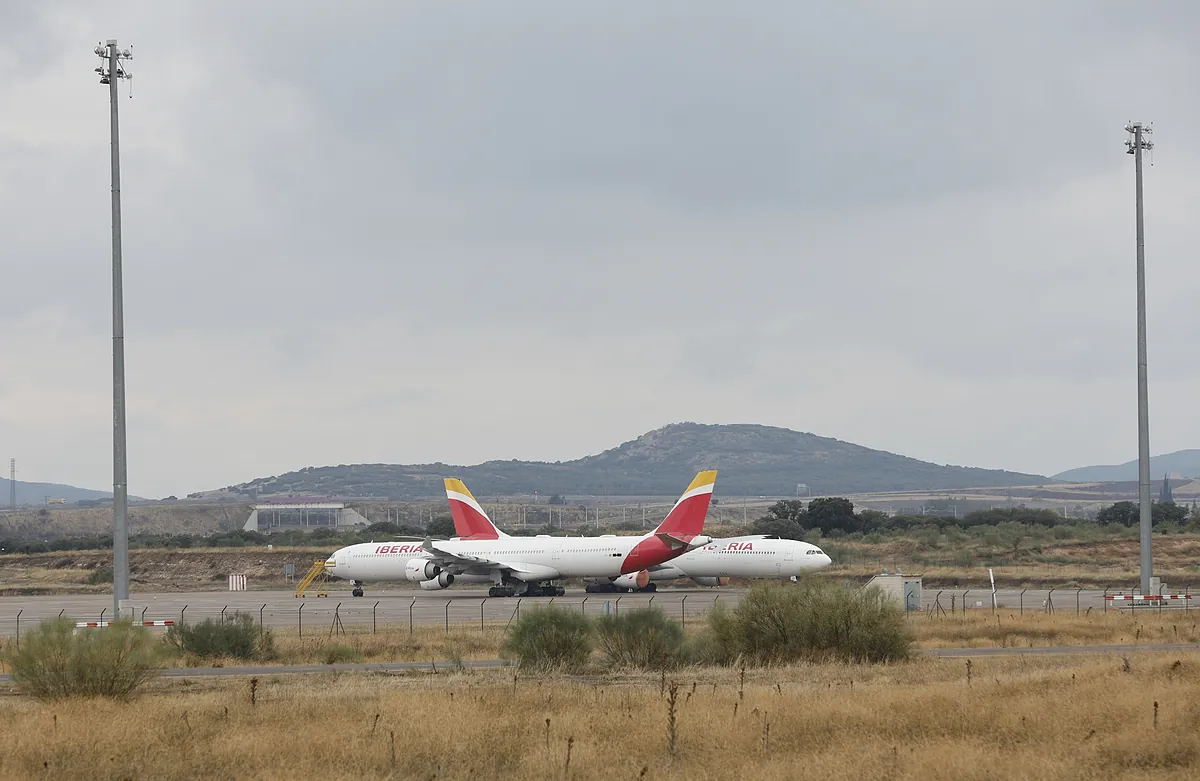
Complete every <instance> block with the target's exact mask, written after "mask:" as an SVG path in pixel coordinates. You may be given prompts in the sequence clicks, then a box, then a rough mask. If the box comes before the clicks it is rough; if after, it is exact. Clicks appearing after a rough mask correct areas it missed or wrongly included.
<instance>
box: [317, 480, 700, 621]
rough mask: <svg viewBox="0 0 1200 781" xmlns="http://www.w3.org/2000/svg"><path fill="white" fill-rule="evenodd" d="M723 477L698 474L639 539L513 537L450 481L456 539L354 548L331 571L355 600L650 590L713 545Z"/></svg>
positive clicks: (330, 563) (332, 561)
mask: <svg viewBox="0 0 1200 781" xmlns="http://www.w3.org/2000/svg"><path fill="white" fill-rule="evenodd" d="M716 480H717V473H716V470H712V471H707V472H700V473H699V474H697V475H696V478H695V479H694V480H692V483H691V485H689V486H688V489H687V490H686V491H685V492H684V493H683V496H681V497H679V501H677V502H676V503H675V506H674V507H673V508H671V512H669V513H668V514H667V517H666V518H665V519H664V520H663V522H662V523H661V524H659V526H658V528H657V529H655V530H654V531H652V532H650V533H649V534H644V535H642V536H640V537H633V536H628V537H618V536H616V535H605V536H603V537H551V536H550V535H547V534H539V535H538V536H536V537H512V536H509V535H507V534H505V533H504V532H502V531H500V530H499V529H497V528H496V525H495V524H493V523H492V521H491V519H490V518H488V516H487V513H486V512H484V510H483V508H482V507H480V506H479V502H477V501H475V497H473V496H471V492H470V491H468V490H467V487H466V485H464V484H463V482H462V481H461V480H458V479H454V478H447V479H446V481H445V482H446V498H447V499H449V501H450V514H451V515H452V516H453V517H454V528H455V532H456V533H457V534H458V536H457V537H455V538H452V539H450V540H446V541H440V540H439V541H436V542H435V541H432V540H430V539H428V538H426V539H425V541H424V542H420V543H417V542H409V543H396V542H392V543H377V542H364V543H359V544H357V545H349V546H347V547H345V548H342V549H341V550H338V551H335V552H334V554H333V555H332V556H330V557H329V558H328V559H327V560H326V561H325V569H326V571H327V572H329V574H331V575H333V576H335V577H338V578H342V579H345V580H350V581H352V584H351V585H352V590H351V592H350V593H351V594H353V595H354V596H356V597H361V596H362V595H363V588H362V585H363V582H364V581H376V582H378V581H389V580H391V581H395V580H409V581H416V582H417V583H418V584H419V585H420V587H421V588H423V589H425V590H426V591H436V590H438V589H443V588H446V587H448V586H450V585H451V584H453V583H459V582H461V583H492V584H493V585H492V587H491V588H490V589H489V590H488V595H489V596H493V597H511V596H516V594H517V590H516V584H517V583H518V582H522V583H524V584H525V591H523V592H522V593H521V596H527V597H536V596H562V595H563V594H564V593H565V592H564V589H563V587H562V586H555V585H554V584H553V582H554V581H556V580H560V579H562V578H595V579H606V580H608V581H609V582H613V583H617V582H619V583H626V582H628V583H629V584H630V585H637V584H639V583H640V584H641V585H645V584H646V583H649V579H650V573H649V569H650V568H651V567H654V566H656V565H658V564H662V563H663V562H664V561H668V560H670V559H673V558H675V557H677V556H680V555H682V554H684V553H686V552H687V551H689V550H692V549H694V548H698V547H700V546H703V545H707V544H709V543H710V542H712V537H708V536H705V535H703V534H701V532H702V531H703V529H704V519H705V517H706V516H707V515H708V505H709V502H710V501H711V500H712V492H713V488H714V486H715V484H716ZM543 583H549V584H550V585H542V584H543Z"/></svg>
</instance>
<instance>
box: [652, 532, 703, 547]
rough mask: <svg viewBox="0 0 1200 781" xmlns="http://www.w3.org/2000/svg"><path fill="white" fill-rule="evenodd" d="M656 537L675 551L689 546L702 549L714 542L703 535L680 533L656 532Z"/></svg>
mask: <svg viewBox="0 0 1200 781" xmlns="http://www.w3.org/2000/svg"><path fill="white" fill-rule="evenodd" d="M654 536H655V537H658V538H659V539H660V540H662V541H663V542H665V543H666V544H667V545H668V546H670V547H671V548H673V549H678V548H681V547H682V548H686V547H688V546H692V547H697V548H698V547H700V546H702V545H707V544H709V543H710V542H712V537H708V536H706V535H703V534H681V533H679V532H655V534H654Z"/></svg>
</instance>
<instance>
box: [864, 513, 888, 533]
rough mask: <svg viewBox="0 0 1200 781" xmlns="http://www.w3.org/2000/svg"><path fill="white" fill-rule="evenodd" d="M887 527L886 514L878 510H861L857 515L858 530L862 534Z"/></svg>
mask: <svg viewBox="0 0 1200 781" xmlns="http://www.w3.org/2000/svg"><path fill="white" fill-rule="evenodd" d="M887 527H888V514H887V513H885V512H881V511H879V510H863V511H862V512H860V513H859V514H858V528H859V529H861V530H862V531H864V532H873V531H879V530H881V529H886V528H887Z"/></svg>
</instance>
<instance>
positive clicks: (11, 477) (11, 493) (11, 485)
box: [8, 458, 17, 510]
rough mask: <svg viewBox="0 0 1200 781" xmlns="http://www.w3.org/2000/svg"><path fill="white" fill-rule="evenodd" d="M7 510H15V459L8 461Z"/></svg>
mask: <svg viewBox="0 0 1200 781" xmlns="http://www.w3.org/2000/svg"><path fill="white" fill-rule="evenodd" d="M8 509H10V510H15V509H17V459H15V458H10V459H8Z"/></svg>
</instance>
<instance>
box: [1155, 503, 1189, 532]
mask: <svg viewBox="0 0 1200 781" xmlns="http://www.w3.org/2000/svg"><path fill="white" fill-rule="evenodd" d="M1187 517H1188V510H1187V508H1186V507H1183V506H1182V505H1178V504H1175V503H1174V502H1155V503H1154V504H1152V505H1150V523H1151V525H1152V526H1157V525H1159V524H1160V523H1183V522H1184V521H1186V520H1187Z"/></svg>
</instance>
